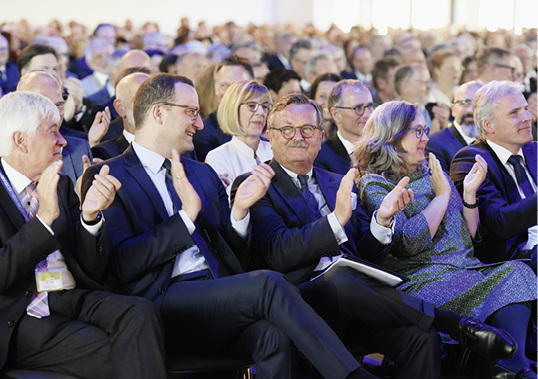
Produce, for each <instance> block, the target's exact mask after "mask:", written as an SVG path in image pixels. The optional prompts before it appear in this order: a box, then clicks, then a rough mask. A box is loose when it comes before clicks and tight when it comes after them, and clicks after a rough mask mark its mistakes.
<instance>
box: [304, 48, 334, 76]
mask: <svg viewBox="0 0 538 379" xmlns="http://www.w3.org/2000/svg"><path fill="white" fill-rule="evenodd" d="M318 61H331V62H334V58H333V56H332V54H331V53H329V52H328V51H318V52H316V53H314V55H312V56H311V57H310V59H308V61H307V62H306V65H305V69H304V73H305V75H306V77H307V78H308V77H309V76H310V74H311V73H312V72H314V71H316V63H318Z"/></svg>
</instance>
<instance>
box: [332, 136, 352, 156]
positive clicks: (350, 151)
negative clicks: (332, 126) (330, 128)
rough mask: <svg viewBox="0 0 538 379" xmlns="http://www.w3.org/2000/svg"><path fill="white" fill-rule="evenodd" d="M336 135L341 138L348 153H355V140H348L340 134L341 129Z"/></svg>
mask: <svg viewBox="0 0 538 379" xmlns="http://www.w3.org/2000/svg"><path fill="white" fill-rule="evenodd" d="M336 135H337V136H338V138H339V139H340V142H342V145H344V147H345V148H346V151H347V154H348V155H351V154H353V150H354V149H355V144H354V143H353V142H350V141H348V140H347V139H345V138H344V137H342V135H341V134H340V131H337V132H336Z"/></svg>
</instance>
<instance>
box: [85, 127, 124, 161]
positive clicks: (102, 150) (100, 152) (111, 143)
mask: <svg viewBox="0 0 538 379" xmlns="http://www.w3.org/2000/svg"><path fill="white" fill-rule="evenodd" d="M128 147H129V142H127V140H126V139H125V136H124V135H123V133H122V134H120V136H119V137H118V138H117V139H115V140H108V141H103V142H101V143H98V144H97V145H95V146H94V147H92V154H93V156H94V158H100V159H102V160H104V161H106V160H107V159H110V158H114V157H117V156H118V155H120V154H123V152H124V151H125V149H127V148H128Z"/></svg>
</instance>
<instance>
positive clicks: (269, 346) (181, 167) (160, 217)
mask: <svg viewBox="0 0 538 379" xmlns="http://www.w3.org/2000/svg"><path fill="white" fill-rule="evenodd" d="M248 106H252V104H250V105H248ZM254 107H257V106H256V105H254ZM134 121H135V128H136V133H135V139H134V141H133V142H132V143H131V145H130V146H129V147H128V148H127V150H125V152H124V153H123V154H122V155H120V156H118V157H116V158H113V159H110V160H108V161H107V165H108V166H109V167H110V173H111V174H113V175H115V177H116V178H118V180H120V181H121V183H122V189H121V192H118V193H117V196H116V198H115V200H114V202H113V203H112V205H111V207H110V208H109V211H107V212H106V213H105V217H106V219H107V224H106V225H109V232H110V233H109V236H110V246H111V249H112V250H113V254H112V256H113V258H111V260H110V262H109V269H110V272H111V278H113V280H112V279H111V280H110V282H113V285H112V286H111V287H113V288H115V289H116V290H117V291H119V292H121V293H124V294H129V295H139V296H142V297H146V298H149V299H150V300H152V301H153V302H154V303H155V304H156V305H157V306H158V307H159V308H160V310H161V314H162V317H163V323H164V327H165V331H166V332H165V335H166V338H167V340H166V347H167V349H168V353H175V354H185V355H189V354H191V355H192V354H212V353H221V354H227V355H230V356H234V357H238V358H243V359H246V360H252V361H253V362H254V363H255V364H256V376H257V377H259V378H290V379H291V378H296V377H298V375H296V373H295V372H294V366H295V364H294V362H293V359H292V358H293V356H294V355H293V354H294V352H295V347H297V348H298V350H299V351H301V352H302V353H303V354H304V355H305V356H306V357H307V358H308V359H309V360H310V361H311V362H312V364H313V365H314V366H315V367H316V368H317V369H318V370H319V372H321V373H322V374H323V375H324V377H327V378H329V377H330V378H357V377H361V378H371V377H373V376H371V375H370V374H369V373H368V372H366V370H365V369H363V368H361V367H359V363H358V362H357V361H356V360H355V359H354V358H353V356H352V355H351V354H350V353H349V352H348V351H347V350H346V348H345V347H344V345H343V343H342V342H341V341H340V340H339V339H338V337H337V336H336V335H335V333H334V332H333V331H332V330H331V328H330V327H329V326H328V325H327V324H326V323H325V322H324V321H323V320H322V319H321V317H319V316H318V315H317V314H316V313H315V311H314V310H313V309H312V308H311V307H310V306H308V305H307V304H306V303H305V302H304V300H303V299H302V298H301V296H300V294H299V292H298V291H297V289H296V288H295V287H294V286H293V285H292V284H291V283H289V282H288V281H287V280H286V279H285V278H284V276H283V275H282V274H280V273H277V272H272V271H267V270H265V271H256V272H250V273H244V272H243V269H242V267H241V264H240V263H239V261H238V259H237V257H236V255H235V254H234V252H235V253H239V252H241V251H243V250H246V249H247V246H246V245H247V243H248V241H247V240H246V239H245V237H247V235H248V232H249V229H248V226H249V220H250V216H249V213H248V209H249V207H250V206H251V205H252V204H253V203H254V202H255V201H256V200H258V199H259V198H260V197H261V196H262V195H263V194H264V193H265V190H266V189H267V186H268V185H269V179H270V178H271V177H272V170H271V168H270V167H269V166H267V165H264V166H262V167H258V168H257V169H256V170H255V174H254V175H252V176H251V177H250V179H249V180H247V181H245V182H244V183H243V185H242V186H241V187H239V188H238V189H237V191H236V196H235V203H234V205H233V207H232V209H231V211H230V208H229V205H228V196H227V195H226V191H225V189H224V186H223V185H222V183H221V180H220V179H219V177H218V176H217V174H216V173H215V172H214V171H213V170H212V169H211V167H210V166H208V165H206V164H204V163H201V162H196V161H192V160H189V159H181V160H180V159H179V154H183V153H185V152H186V151H189V150H192V149H193V135H194V134H195V133H197V132H198V131H199V130H201V129H202V128H203V123H202V119H201V117H200V115H199V105H198V95H197V93H196V90H195V89H194V86H193V83H192V81H191V80H190V79H188V78H186V77H183V76H179V75H171V74H164V73H162V74H157V75H153V76H150V77H149V78H147V79H146V80H145V81H144V82H143V83H142V84H141V85H140V87H139V89H138V90H137V93H136V96H135V99H134ZM100 166H101V165H97V166H91V167H90V168H89V169H88V171H87V173H86V175H85V176H84V184H83V191H84V189H85V188H86V187H88V186H89V185H90V184H91V183H92V182H93V179H94V174H96V173H97V172H98V170H99V168H98V167H100Z"/></svg>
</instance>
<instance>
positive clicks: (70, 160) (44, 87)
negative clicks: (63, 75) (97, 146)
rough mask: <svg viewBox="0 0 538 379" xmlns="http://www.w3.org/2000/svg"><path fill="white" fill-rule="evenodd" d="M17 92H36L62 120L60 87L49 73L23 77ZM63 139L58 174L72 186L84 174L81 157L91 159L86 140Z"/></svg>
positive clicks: (37, 73)
mask: <svg viewBox="0 0 538 379" xmlns="http://www.w3.org/2000/svg"><path fill="white" fill-rule="evenodd" d="M17 91H30V92H36V93H39V94H40V95H43V96H45V97H46V98H47V99H49V100H50V101H52V103H53V104H54V105H55V106H56V107H57V108H58V111H59V114H60V117H62V118H63V113H64V107H65V100H64V99H63V97H62V87H61V86H60V83H59V81H58V80H57V79H56V77H55V76H53V74H52V73H51V72H47V71H41V70H39V71H31V72H29V73H27V74H25V75H23V76H22V78H21V80H20V82H19V85H18V86H17ZM61 132H62V129H61V128H60V133H61ZM62 136H63V134H62ZM63 138H64V139H65V141H66V144H67V145H66V146H64V147H63V148H62V160H63V165H62V169H61V171H60V173H61V174H63V175H66V176H68V177H69V178H70V179H71V181H72V182H73V185H74V184H76V182H77V179H78V178H79V177H81V176H82V174H83V173H84V160H83V159H84V158H83V157H84V156H86V157H87V159H88V160H89V161H90V162H91V161H92V160H93V157H92V154H91V151H90V145H89V143H88V141H87V140H85V139H81V138H77V137H73V136H63Z"/></svg>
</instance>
